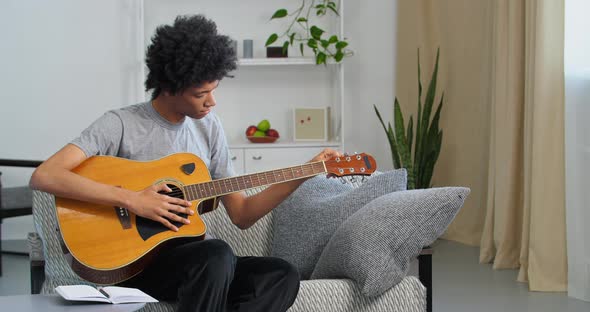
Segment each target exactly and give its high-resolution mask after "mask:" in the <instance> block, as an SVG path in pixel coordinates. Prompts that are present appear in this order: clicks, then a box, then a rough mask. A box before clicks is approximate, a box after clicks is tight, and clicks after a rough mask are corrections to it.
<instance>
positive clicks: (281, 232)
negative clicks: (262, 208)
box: [271, 169, 407, 279]
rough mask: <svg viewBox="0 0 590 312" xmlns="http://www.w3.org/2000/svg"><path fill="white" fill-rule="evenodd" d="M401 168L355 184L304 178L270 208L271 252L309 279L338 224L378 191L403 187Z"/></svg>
mask: <svg viewBox="0 0 590 312" xmlns="http://www.w3.org/2000/svg"><path fill="white" fill-rule="evenodd" d="M406 181H407V174H406V171H405V169H399V170H393V171H388V172H385V173H382V174H375V175H373V176H371V177H370V178H369V179H368V180H367V181H366V182H364V183H363V184H361V185H360V186H358V187H354V186H353V185H352V184H351V183H345V184H343V183H342V182H341V181H340V180H338V179H327V178H326V176H317V177H314V178H311V179H309V180H307V181H306V182H304V183H303V184H302V185H300V186H299V188H297V190H295V192H293V193H292V194H291V195H290V196H289V197H287V198H286V199H285V200H284V201H283V202H282V203H281V204H280V205H279V206H278V207H276V208H275V209H274V210H273V229H274V230H273V241H272V247H271V256H273V257H279V258H283V259H285V260H287V261H289V262H291V263H292V264H293V265H295V266H296V267H297V268H298V269H299V273H300V274H301V278H302V279H309V277H310V275H311V273H312V271H313V268H314V266H315V264H316V262H317V260H318V258H319V257H320V254H321V253H322V250H323V249H324V246H325V245H326V244H327V243H328V240H329V239H330V237H331V236H332V234H333V233H334V231H336V229H337V228H338V226H340V224H341V223H342V222H343V221H344V220H346V219H347V218H348V217H349V216H350V215H352V214H353V213H354V212H356V211H357V210H358V209H360V208H361V207H363V206H364V205H365V204H367V203H369V202H370V201H371V200H373V199H375V198H378V197H380V196H382V195H385V194H388V193H391V192H395V191H401V190H405V189H406Z"/></svg>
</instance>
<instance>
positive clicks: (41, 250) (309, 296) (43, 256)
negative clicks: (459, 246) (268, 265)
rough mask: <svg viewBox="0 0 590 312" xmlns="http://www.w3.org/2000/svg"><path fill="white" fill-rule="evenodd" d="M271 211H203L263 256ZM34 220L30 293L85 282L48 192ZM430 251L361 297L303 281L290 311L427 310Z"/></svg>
mask: <svg viewBox="0 0 590 312" xmlns="http://www.w3.org/2000/svg"><path fill="white" fill-rule="evenodd" d="M258 191H260V189H252V190H249V191H248V193H249V195H252V194H254V193H255V192H258ZM271 214H272V213H271ZM271 214H269V215H267V216H265V217H264V218H263V219H261V220H260V221H259V222H257V223H256V224H255V225H254V226H253V227H251V228H249V229H247V230H240V229H238V228H237V227H235V226H234V225H233V224H231V222H230V221H229V217H228V216H227V212H226V211H225V208H223V206H222V205H220V207H219V208H218V209H217V210H215V211H213V212H210V213H207V214H205V215H203V219H204V221H205V222H206V223H207V224H208V225H209V229H210V232H211V233H212V234H213V235H214V236H215V237H217V238H220V239H223V240H225V241H226V242H227V243H229V245H230V246H231V247H232V248H233V250H234V252H235V253H236V254H237V255H253V256H265V255H269V254H270V246H271V242H272V233H273V231H272V228H273V224H272V215H271ZM33 219H34V224H35V229H36V233H30V234H29V237H28V240H29V245H30V248H31V290H32V292H33V293H42V294H52V293H54V292H55V291H54V288H55V287H56V286H58V285H71V284H89V283H88V282H86V281H83V280H82V279H80V278H79V277H78V276H77V275H76V274H75V273H74V272H73V271H72V270H71V269H70V268H69V266H68V265H67V263H66V262H65V260H64V257H63V256H62V250H61V246H60V244H59V239H58V237H57V235H58V232H57V231H56V229H57V220H56V217H55V204H54V198H53V196H51V195H49V194H47V193H43V192H39V191H34V192H33ZM430 251H431V250H430V249H428V248H427V249H424V250H423V252H422V254H421V255H420V256H419V257H418V260H419V262H420V263H419V273H420V274H419V275H420V279H419V278H418V277H416V276H406V277H405V278H404V279H403V280H402V282H401V283H399V284H397V285H396V286H394V287H393V288H391V289H389V290H388V291H387V292H385V293H384V294H382V295H381V296H378V297H374V298H368V297H365V296H363V295H362V294H361V293H360V291H359V289H358V288H357V287H356V285H355V284H354V282H353V281H351V280H344V279H333V280H307V281H302V282H301V288H300V292H299V295H298V297H297V299H296V301H295V303H294V304H293V306H292V307H291V309H290V310H289V311H291V312H300V311H301V312H302V311H309V312H312V311H328V312H329V311H359V312H363V311H367V312H368V311H400V312H401V311H408V312H410V311H411V312H418V311H431V289H430V287H431V286H430V285H431V284H430V281H431V252H430ZM421 280H422V282H421ZM423 284H425V285H426V286H427V287H428V289H427V288H426V287H425V285H423ZM144 309H145V310H146V311H173V310H174V303H167V302H160V303H156V304H147V305H146V307H145V308H144Z"/></svg>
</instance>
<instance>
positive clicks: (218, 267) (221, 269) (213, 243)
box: [193, 239, 236, 280]
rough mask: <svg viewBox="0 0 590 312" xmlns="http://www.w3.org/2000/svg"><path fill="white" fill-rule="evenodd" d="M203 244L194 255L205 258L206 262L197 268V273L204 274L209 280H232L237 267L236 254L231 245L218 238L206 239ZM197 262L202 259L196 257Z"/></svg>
mask: <svg viewBox="0 0 590 312" xmlns="http://www.w3.org/2000/svg"><path fill="white" fill-rule="evenodd" d="M201 244H202V246H201V247H202V248H199V249H198V250H196V252H195V254H194V255H193V256H194V257H198V258H204V259H205V264H204V265H202V266H199V268H196V269H197V270H195V274H198V275H201V274H202V275H204V276H203V277H205V278H206V279H208V280H214V279H222V280H231V279H232V278H233V274H234V270H235V267H236V256H235V255H234V252H233V250H232V249H231V247H230V246H229V245H228V244H227V243H226V242H224V241H222V240H218V239H211V240H206V241H203V242H201ZM201 260H203V259H201ZM197 262H201V261H196V259H195V263H197Z"/></svg>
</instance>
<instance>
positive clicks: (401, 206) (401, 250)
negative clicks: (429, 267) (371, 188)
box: [311, 187, 470, 296]
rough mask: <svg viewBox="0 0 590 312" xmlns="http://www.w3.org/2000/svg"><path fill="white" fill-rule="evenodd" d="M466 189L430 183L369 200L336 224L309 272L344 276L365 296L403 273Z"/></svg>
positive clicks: (444, 224)
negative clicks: (334, 230) (416, 188)
mask: <svg viewBox="0 0 590 312" xmlns="http://www.w3.org/2000/svg"><path fill="white" fill-rule="evenodd" d="M469 192H470V190H469V189H468V188H463V187H445V188H431V189H420V190H410V191H403V192H395V193H391V194H387V195H384V196H381V197H379V198H377V199H375V200H373V201H372V202H370V203H368V204H367V205H366V206H364V207H363V208H362V209H360V210H358V211H357V212H356V213H355V214H353V215H352V216H351V217H350V218H348V219H347V220H346V221H345V222H344V223H343V224H342V225H341V226H340V227H339V228H338V229H337V230H336V232H335V233H334V235H333V236H332V238H331V239H330V241H329V243H328V244H327V246H326V247H325V249H324V251H323V253H322V255H321V257H320V259H319V260H318V263H317V265H316V267H315V270H314V271H313V274H312V276H311V278H312V279H321V278H349V279H352V280H354V281H355V282H356V283H357V285H358V286H359V288H360V289H361V292H362V293H363V294H364V295H366V296H378V295H380V294H382V293H384V292H385V291H386V290H388V289H389V288H391V287H393V286H395V285H396V284H397V283H399V282H400V281H401V280H402V279H403V278H404V276H405V275H406V273H407V271H408V268H409V264H410V261H411V260H412V259H413V258H415V257H417V256H418V254H419V253H420V250H421V249H422V247H424V246H427V245H429V244H431V243H432V242H434V240H436V239H437V238H438V237H439V236H441V235H442V234H443V233H444V231H445V229H446V228H447V226H448V225H449V224H450V223H451V221H452V220H453V219H454V218H455V215H456V214H457V212H458V211H459V209H460V208H461V207H462V206H463V201H464V200H465V198H466V197H467V195H468V194H469Z"/></svg>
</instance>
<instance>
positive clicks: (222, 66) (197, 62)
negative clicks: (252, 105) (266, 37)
mask: <svg viewBox="0 0 590 312" xmlns="http://www.w3.org/2000/svg"><path fill="white" fill-rule="evenodd" d="M151 41H152V42H151V44H150V46H149V47H148V49H147V53H146V65H147V68H148V71H149V72H148V76H147V79H146V81H145V88H146V91H149V90H153V91H152V99H155V98H156V97H158V95H160V93H161V92H163V91H165V92H169V93H170V94H177V93H180V92H182V91H184V90H185V89H187V88H189V87H194V86H199V85H201V84H203V83H206V82H212V81H215V80H221V79H223V78H224V77H232V76H231V75H229V72H231V71H233V70H235V69H236V67H237V66H236V63H237V57H236V51H235V50H234V48H233V45H232V40H231V39H230V38H229V37H228V36H224V35H219V34H218V33H217V26H216V25H215V23H214V22H213V21H211V20H209V19H207V18H206V17H204V16H202V15H193V16H178V17H177V18H176V19H175V20H174V24H173V25H172V26H170V25H162V26H159V27H158V28H157V29H156V32H155V34H154V36H153V37H152V39H151Z"/></svg>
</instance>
